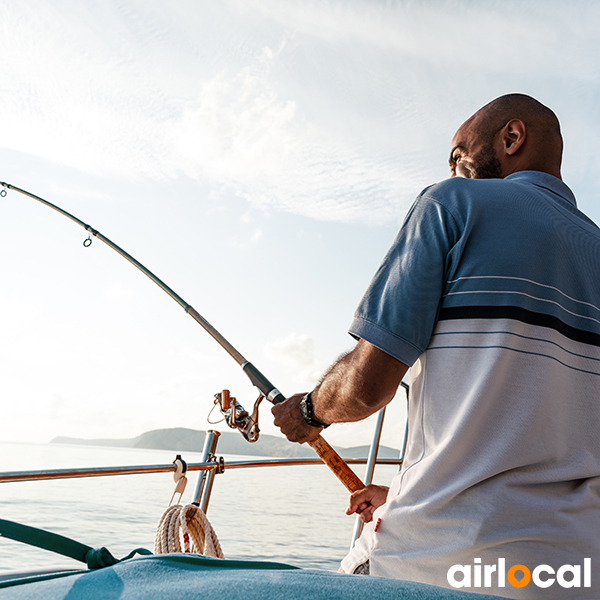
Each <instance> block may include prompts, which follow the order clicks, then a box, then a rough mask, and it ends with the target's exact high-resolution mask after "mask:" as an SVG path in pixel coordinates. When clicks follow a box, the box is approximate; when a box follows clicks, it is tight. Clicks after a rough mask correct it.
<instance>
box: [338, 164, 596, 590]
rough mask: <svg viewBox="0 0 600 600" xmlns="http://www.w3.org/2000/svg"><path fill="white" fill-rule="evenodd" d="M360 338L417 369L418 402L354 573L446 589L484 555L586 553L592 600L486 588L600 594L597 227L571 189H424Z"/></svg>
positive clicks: (531, 181)
mask: <svg viewBox="0 0 600 600" xmlns="http://www.w3.org/2000/svg"><path fill="white" fill-rule="evenodd" d="M350 333H351V334H352V335H353V336H355V337H357V338H362V339H365V340H366V341H368V342H370V343H371V344H373V345H375V346H377V347H379V348H381V349H382V350H384V351H385V352H387V353H388V354H390V355H392V356H394V357H395V358H397V359H398V360H400V361H402V362H403V363H405V364H407V365H409V366H411V395H410V400H409V412H408V420H409V436H408V446H407V452H406V456H405V461H404V465H403V467H402V469H401V471H400V473H399V474H398V475H397V476H396V477H395V479H394V481H393V482H392V485H391V488H390V494H389V496H388V501H387V503H386V504H385V505H384V506H382V507H381V508H380V509H378V511H376V513H375V518H374V522H376V521H377V519H378V518H379V519H381V522H380V524H379V527H378V528H377V532H374V531H373V527H372V524H371V526H370V527H367V528H366V529H365V532H364V533H363V536H361V539H360V540H359V541H358V543H357V544H356V546H355V548H354V549H353V550H352V551H351V553H350V554H349V555H348V556H347V557H346V558H345V559H344V561H343V563H342V566H343V568H344V570H345V571H346V572H352V571H353V569H354V567H355V566H356V565H358V564H360V563H362V562H364V561H365V560H367V559H369V561H370V568H371V574H372V575H380V576H386V577H397V578H402V579H409V580H414V581H421V582H424V583H432V584H436V585H441V586H446V587H449V584H448V581H447V572H448V569H449V568H450V567H451V566H452V565H455V564H469V565H472V564H474V563H473V561H474V560H475V559H481V563H482V564H495V562H496V561H497V559H498V558H504V559H505V560H506V564H507V565H509V564H511V565H512V564H523V565H526V566H528V567H530V568H531V569H533V568H534V567H535V566H537V565H540V564H546V565H550V566H551V567H553V568H557V569H558V568H559V567H560V566H561V565H563V564H566V563H569V564H582V563H583V559H584V558H588V557H589V558H591V559H592V572H593V573H594V574H595V579H594V577H592V581H593V582H594V588H592V589H591V590H590V589H587V590H585V592H584V590H582V589H581V588H570V589H565V588H563V587H559V586H558V585H554V586H553V587H549V588H546V589H544V590H540V588H537V587H535V586H533V584H532V585H528V586H526V587H524V588H521V589H518V590H517V589H515V588H514V587H511V586H509V587H507V588H498V587H497V582H492V583H495V586H494V585H492V587H491V588H487V589H481V590H479V591H481V592H488V593H495V594H497V595H505V596H507V597H514V598H541V597H543V598H561V599H564V598H584V597H590V598H594V597H596V598H600V397H599V393H598V392H599V391H600V230H599V229H598V227H597V226H596V225H595V224H594V223H593V222H592V221H591V220H590V219H588V218H587V217H586V216H585V215H583V213H581V212H580V211H579V210H578V209H577V206H576V202H575V198H574V196H573V194H572V192H571V191H570V190H569V188H568V187H567V186H566V185H565V184H564V183H563V182H562V181H560V180H559V179H557V178H555V177H553V176H551V175H548V174H545V173H540V172H534V171H523V172H519V173H515V174H513V175H510V176H509V177H507V178H505V179H489V180H473V179H463V178H452V179H449V180H446V181H443V182H441V183H439V184H436V185H434V186H431V187H429V188H427V189H425V190H424V191H423V192H422V193H421V195H420V196H419V197H418V198H417V200H416V202H415V203H414V205H413V206H412V208H411V210H410V211H409V213H408V215H407V217H406V219H405V222H404V224H403V226H402V228H401V230H400V232H399V234H398V236H397V237H396V239H395V241H394V243H393V245H392V247H391V248H390V250H389V252H388V254H387V256H386V257H385V259H384V261H383V263H382V265H381V267H380V268H379V270H378V272H377V273H376V274H375V277H374V278H373V281H372V282H371V284H370V286H369V288H368V290H367V292H366V294H365V296H364V297H363V299H362V301H361V303H360V305H359V307H358V309H357V312H356V315H355V318H354V321H353V323H352V326H351V328H350ZM596 580H597V583H598V585H597V586H596ZM474 591H475V590H474ZM541 591H543V596H542V595H540V592H541ZM585 593H589V596H585V595H582V594H585Z"/></svg>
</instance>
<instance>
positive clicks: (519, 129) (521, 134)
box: [502, 119, 527, 156]
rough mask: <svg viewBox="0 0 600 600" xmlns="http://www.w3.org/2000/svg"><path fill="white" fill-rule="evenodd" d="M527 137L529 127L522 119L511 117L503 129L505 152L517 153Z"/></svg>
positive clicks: (510, 154)
mask: <svg viewBox="0 0 600 600" xmlns="http://www.w3.org/2000/svg"><path fill="white" fill-rule="evenodd" d="M526 137H527V127H526V126H525V123H523V121H521V119H511V120H510V121H509V122H508V123H507V124H506V125H505V126H504V130H503V131H502V141H503V144H504V152H505V153H506V154H508V155H509V156H513V155H514V154H516V153H517V151H518V150H519V148H520V147H521V146H522V145H523V143H524V142H525V138H526Z"/></svg>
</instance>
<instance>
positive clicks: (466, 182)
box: [420, 177, 511, 198]
mask: <svg viewBox="0 0 600 600" xmlns="http://www.w3.org/2000/svg"><path fill="white" fill-rule="evenodd" d="M510 186H511V182H510V181H509V180H507V179H467V178H465V177H450V178H448V179H444V180H442V181H438V182H437V183H434V184H432V185H430V186H428V187H426V188H425V189H424V190H423V191H422V192H421V194H420V196H429V197H432V198H444V197H446V196H448V197H453V196H454V195H456V194H467V195H471V194H473V193H477V194H480V193H482V192H485V191H489V192H490V193H492V192H495V191H500V190H504V189H506V188H507V187H510Z"/></svg>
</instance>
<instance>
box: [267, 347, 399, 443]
mask: <svg viewBox="0 0 600 600" xmlns="http://www.w3.org/2000/svg"><path fill="white" fill-rule="evenodd" d="M407 370H408V366H407V365H405V364H404V363H402V362H400V361H399V360H397V359H395V358H394V357H392V356H390V355H389V354H387V353H386V352H384V351H383V350H380V349H379V348H377V347H376V346H373V345H372V344H370V343H369V342H366V341H365V340H360V341H359V342H358V344H356V346H355V348H354V349H353V350H352V351H351V352H348V354H345V355H343V356H342V357H341V358H339V359H338V360H337V362H335V363H334V364H333V366H332V367H331V368H330V369H329V371H327V373H326V374H325V375H324V377H323V379H322V381H321V383H320V384H319V385H318V386H317V387H316V388H315V389H314V391H313V392H312V393H311V398H312V402H313V408H314V417H315V419H317V420H318V421H321V422H322V423H328V424H329V423H347V422H350V421H360V420H362V419H365V418H366V417H368V416H369V415H372V414H373V413H374V412H377V411H378V410H379V409H380V408H382V407H384V406H385V405H386V404H387V403H388V402H390V400H391V399H392V398H393V397H394V395H395V393H396V390H397V389H398V386H399V385H400V382H401V381H402V378H403V377H404V375H405V374H406V371H407ZM303 396H304V394H295V395H294V396H291V397H290V398H288V399H286V400H285V401H284V402H281V403H280V404H276V405H274V406H273V408H272V409H271V412H272V413H273V415H274V416H275V421H274V423H275V425H277V426H278V427H279V428H280V429H281V431H282V433H284V434H285V436H286V437H287V438H288V440H290V441H292V442H298V443H300V444H302V443H304V442H309V441H311V440H313V439H315V438H316V437H317V436H318V435H319V434H320V433H321V431H322V429H319V428H317V427H312V426H311V425H308V424H307V423H305V422H304V419H303V418H302V415H301V413H300V400H302V397H303Z"/></svg>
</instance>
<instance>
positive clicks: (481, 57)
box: [0, 0, 600, 447]
mask: <svg viewBox="0 0 600 600" xmlns="http://www.w3.org/2000/svg"><path fill="white" fill-rule="evenodd" d="M599 19H600V4H598V3H596V2H591V1H589V2H586V1H581V2H577V3H565V2H557V1H554V0H540V1H537V0H529V1H522V0H519V1H517V0H503V1H502V2H497V1H492V0H471V1H469V0H448V1H443V0H432V1H430V2H424V1H421V2H418V1H409V0H405V1H401V0H399V1H397V2H384V1H374V0H368V1H367V0H365V1H361V0H353V1H352V0H347V1H332V0H319V1H313V2H309V1H300V0H299V1H291V0H243V1H242V0H239V1H238V0H210V1H208V0H201V1H198V0H173V1H172V2H169V3H165V2H160V1H158V0H143V1H142V0H105V1H104V2H101V3H100V2H95V1H93V0H78V1H76V0H32V1H29V2H18V3H17V2H14V1H10V0H0V57H1V60H0V181H4V182H7V183H10V184H12V185H15V186H17V187H20V188H23V189H25V190H27V191H29V192H31V193H33V194H36V195H38V196H41V197H42V198H44V199H46V200H48V201H49V202H52V203H53V204H56V205H58V206H60V207H61V208H63V209H64V210H66V211H68V212H70V213H72V214H73V215H75V216H76V217H77V218H79V219H80V220H82V221H84V222H85V223H88V224H90V225H91V226H92V227H93V228H94V229H96V230H98V231H100V232H101V233H102V234H103V235H104V236H106V237H108V238H109V239H111V240H112V241H113V242H114V243H116V244H117V245H119V246H120V247H122V248H123V249H124V250H126V251H127V252H129V253H130V254H131V255H133V256H134V257H135V258H136V259H137V260H139V261H140V262H141V263H142V264H144V265H145V266H146V267H147V268H148V269H149V270H150V271H152V272H154V273H155V274H156V275H157V276H158V277H159V278H161V279H162V280H163V281H164V282H165V283H166V284H167V285H168V286H170V287H171V288H172V289H173V290H174V291H175V292H176V293H177V294H179V295H180V296H181V297H182V298H183V299H184V300H185V301H187V302H188V303H189V304H191V305H192V306H193V307H194V308H195V309H196V310H197V311H198V312H199V313H200V314H201V315H202V316H203V317H204V318H206V319H207V320H208V321H209V322H210V323H211V324H212V325H213V326H214V327H216V329H217V330H218V331H219V332H220V333H221V334H222V335H224V336H225V338H227V339H228V341H229V342H230V343H232V344H233V346H234V347H236V349H237V350H238V351H240V352H241V353H242V354H243V355H244V356H245V357H246V358H247V359H248V360H250V361H251V362H253V363H254V364H255V365H256V366H257V367H258V368H259V369H260V370H261V371H262V372H263V373H264V374H265V375H266V376H267V377H268V378H269V379H270V380H271V381H272V382H273V383H274V384H275V385H276V387H277V388H279V389H280V390H281V391H282V392H283V393H284V394H286V395H291V394H292V393H295V392H300V391H308V390H310V389H312V387H313V386H314V385H315V384H316V383H317V381H318V379H319V376H320V375H321V373H322V372H323V371H324V370H325V369H326V368H327V367H328V366H329V365H330V364H331V363H332V362H333V361H334V360H335V359H336V357H337V356H339V355H340V354H341V353H343V352H346V351H348V350H350V349H351V348H352V347H353V345H354V342H353V340H352V338H351V337H350V336H349V335H348V334H347V329H348V327H349V325H350V323H351V321H352V316H353V313H354V310H355V308H356V306H357V304H358V302H359V301H360V299H361V297H362V294H363V293H364V291H365V289H366V287H367V285H368V283H369V281H370V279H371V277H372V276H373V274H374V272H375V270H376V269H377V267H378V265H379V263H380V262H381V260H382V258H383V256H384V255H385V253H386V251H387V249H388V247H389V245H390V244H391V242H392V240H393V239H394V237H395V235H396V232H397V230H398V228H399V226H400V225H401V223H402V220H403V218H404V215H405V214H406V212H407V210H408V208H409V207H410V205H411V204H412V202H413V201H414V199H415V197H416V196H417V194H418V193H419V192H420V191H421V190H422V189H423V188H424V187H426V186H427V185H430V184H432V183H434V182H436V181H440V180H442V179H444V178H446V177H448V176H449V170H448V154H449V150H450V148H449V144H450V139H451V138H452V135H453V134H454V132H455V130H456V129H457V128H458V126H459V125H460V124H461V123H462V122H463V121H465V120H466V119H467V118H468V117H469V116H470V115H471V114H472V113H473V112H475V111H476V110H477V109H479V108H480V107H481V106H483V105H484V104H486V103H487V102H488V101H490V100H492V99H493V98H495V97H497V96H500V95H502V94H506V93H512V92H520V93H525V94H530V95H532V96H534V97H536V98H537V99H538V100H540V101H541V102H543V103H544V104H546V105H547V106H549V107H550V108H552V109H553V110H554V111H555V112H556V114H557V115H558V117H559V119H560V121H561V125H562V130H563V136H564V139H565V158H564V162H563V178H564V180H565V181H566V183H567V184H568V185H569V186H570V187H571V188H572V189H573V191H574V192H575V195H576V196H577V198H578V202H579V207H580V208H581V209H582V210H583V211H584V212H585V213H586V214H588V216H590V217H591V218H592V219H593V220H595V221H596V222H600V203H599V200H600V185H599V181H598V179H599V177H600V176H599V175H598V173H600V164H599V163H600V157H599V156H598V153H597V152H596V148H595V146H596V143H595V140H596V138H597V137H598V132H599V131H600V111H599V110H598V106H599V105H600V66H599V65H598V61H597V57H598V55H599V54H600V33H599V32H598V27H597V23H598V22H599ZM86 237H87V233H86V232H85V231H84V230H83V229H82V228H80V227H79V226H77V225H76V224H75V223H73V222H72V221H70V220H68V219H66V218H64V217H63V216H61V215H59V214H58V213H56V212H55V211H52V210H51V209H49V208H47V207H45V206H43V205H41V204H39V203H37V202H35V201H34V200H31V199H29V198H26V197H25V196H22V195H21V194H18V193H16V192H14V191H10V192H9V193H8V194H7V196H6V197H3V198H0V269H1V274H2V280H1V288H0V290H1V293H0V340H1V343H0V401H1V403H2V418H1V419H0V440H2V441H26V442H35V441H41V442H47V441H50V440H51V439H52V438H54V437H55V436H70V437H80V438H127V437H135V436H137V435H139V434H141V433H143V432H144V431H148V430H151V429H158V428H166V427H190V428H194V429H206V428H208V427H212V426H211V425H209V424H208V423H207V416H208V414H209V412H210V410H211V407H212V406H213V397H214V394H215V393H217V392H219V391H221V390H222V389H229V390H231V393H232V395H233V396H235V397H237V399H238V400H239V401H240V402H241V403H242V404H243V405H244V406H245V407H246V408H250V407H251V406H252V404H253V402H254V400H255V399H256V396H257V393H256V391H255V390H254V388H253V387H252V386H251V384H250V383H249V381H248V380H247V379H246V376H245V375H244V374H243V373H242V372H241V370H240V368H239V367H238V366H237V364H236V363H235V362H234V361H233V359H231V358H230V357H229V356H228V355H227V354H226V353H225V352H224V351H223V350H222V349H221V348H220V347H219V346H218V345H217V344H216V343H215V342H214V341H213V340H212V338H210V337H209V336H208V335H207V334H206V333H205V332H204V331H203V330H202V328H201V327H200V326H199V325H197V324H196V323H195V322H194V321H193V320H192V319H191V318H190V317H189V316H188V315H186V314H185V312H184V311H183V310H182V309H181V308H180V307H179V306H178V305H177V304H176V303H175V302H174V301H173V300H172V299H171V298H169V297H168V296H167V295H166V294H165V293H164V292H163V291H161V290H160V289H159V288H158V287H157V286H156V285H155V284H154V283H153V282H151V281H150V280H149V279H147V278H146V277H145V276H144V275H143V274H142V273H140V272H139V271H138V270H136V269H135V268H134V267H133V266H132V265H131V264H129V263H128V262H127V261H125V260H123V258H121V257H120V256H119V255H117V254H116V253H115V252H114V251H113V250H111V249H110V248H108V247H107V246H106V245H104V244H103V243H102V242H101V241H100V240H97V239H96V240H94V241H93V243H92V245H91V246H90V247H88V248H85V247H83V241H84V240H85V239H86ZM404 407H405V399H404V397H403V395H402V393H400V394H399V395H398V397H397V398H396V399H395V400H394V401H393V402H392V404H391V405H390V407H389V409H388V414H387V417H386V421H387V425H388V427H387V428H386V431H385V433H384V437H383V443H385V444H387V445H391V446H395V447H399V446H400V444H401V441H402V434H403V430H404ZM213 417H215V415H214V414H213ZM215 420H216V419H215ZM260 426H261V430H262V432H263V433H268V434H277V430H276V428H275V427H274V426H273V424H272V416H271V415H270V411H269V406H268V404H266V403H265V404H264V405H263V406H262V408H261V417H260ZM216 428H217V429H221V430H222V431H225V430H227V428H226V427H225V426H224V425H223V424H222V423H221V424H220V425H218V426H216ZM371 436H372V419H370V420H368V421H367V422H364V423H354V424H346V425H336V426H334V427H331V428H330V429H328V430H327V431H326V432H325V434H324V437H325V438H326V439H328V441H330V442H331V443H334V444H338V445H340V446H352V445H356V444H365V443H368V442H369V441H370V439H371Z"/></svg>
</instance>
